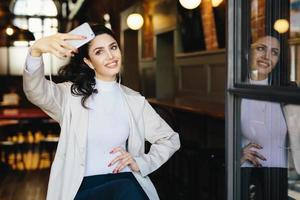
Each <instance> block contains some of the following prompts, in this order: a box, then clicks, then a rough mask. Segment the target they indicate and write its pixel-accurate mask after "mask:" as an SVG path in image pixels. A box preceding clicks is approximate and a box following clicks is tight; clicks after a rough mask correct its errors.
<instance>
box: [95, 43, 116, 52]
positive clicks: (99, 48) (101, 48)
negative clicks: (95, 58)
mask: <svg viewBox="0 0 300 200" xmlns="http://www.w3.org/2000/svg"><path fill="white" fill-rule="evenodd" d="M115 44H117V42H112V43H110V44H109V45H108V46H110V47H111V46H113V45H115ZM103 49H104V47H96V48H95V49H94V50H93V52H95V51H96V50H103Z"/></svg>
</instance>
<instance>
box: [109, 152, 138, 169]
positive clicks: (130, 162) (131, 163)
mask: <svg viewBox="0 0 300 200" xmlns="http://www.w3.org/2000/svg"><path fill="white" fill-rule="evenodd" d="M117 152H119V153H120V155H119V156H117V157H116V158H115V159H113V160H112V161H111V162H110V163H109V164H108V166H111V165H113V164H115V163H118V164H117V166H116V168H115V169H114V170H113V173H119V172H120V171H122V170H123V169H124V168H125V167H126V166H128V167H129V168H130V169H131V170H132V171H134V172H138V171H140V169H139V166H138V165H137V163H136V162H135V160H134V158H133V157H132V155H131V154H130V153H128V152H127V151H125V150H124V149H123V148H122V147H116V148H113V149H112V150H111V152H110V153H117Z"/></svg>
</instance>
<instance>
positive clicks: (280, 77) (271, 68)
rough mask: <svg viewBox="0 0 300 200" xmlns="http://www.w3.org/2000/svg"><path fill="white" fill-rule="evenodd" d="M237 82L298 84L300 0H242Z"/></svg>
mask: <svg viewBox="0 0 300 200" xmlns="http://www.w3.org/2000/svg"><path fill="white" fill-rule="evenodd" d="M243 4H244V5H243V6H242V7H243V12H242V13H243V14H242V29H243V35H242V43H241V44H242V47H241V51H242V56H241V65H240V66H241V69H238V71H239V75H238V79H237V80H238V82H242V83H246V84H256V85H260V84H263V85H276V86H284V87H296V86H297V85H298V86H299V85H300V61H299V55H300V20H298V18H300V0H291V1H287V0H285V1H282V0H251V1H243Z"/></svg>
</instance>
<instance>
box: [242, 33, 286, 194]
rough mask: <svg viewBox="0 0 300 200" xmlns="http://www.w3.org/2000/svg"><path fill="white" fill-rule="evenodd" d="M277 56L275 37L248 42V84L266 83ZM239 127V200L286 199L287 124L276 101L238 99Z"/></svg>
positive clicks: (277, 47) (278, 50)
mask: <svg viewBox="0 0 300 200" xmlns="http://www.w3.org/2000/svg"><path fill="white" fill-rule="evenodd" d="M279 55H280V45H279V41H278V40H277V39H276V38H275V37H272V36H265V37H262V38H260V39H258V40H257V41H256V42H255V43H254V44H252V46H251V54H250V70H251V73H250V75H249V82H250V84H256V85H268V84H269V83H270V82H271V78H272V76H271V75H270V74H271V72H272V70H274V68H275V66H276V64H277V63H278V60H279ZM241 129H242V147H243V151H242V158H241V164H242V166H241V167H242V168H241V172H242V175H241V179H242V180H241V182H242V192H241V194H242V199H243V200H244V199H245V200H247V199H262V200H268V199H272V200H276V199H278V200H285V199H287V149H286V142H287V127H286V122H285V118H284V115H283V112H282V108H281V105H280V103H276V102H268V101H258V100H251V99H242V102H241Z"/></svg>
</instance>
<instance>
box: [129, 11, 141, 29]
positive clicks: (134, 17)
mask: <svg viewBox="0 0 300 200" xmlns="http://www.w3.org/2000/svg"><path fill="white" fill-rule="evenodd" d="M143 24H144V19H143V17H142V15H140V14H138V13H132V14H130V15H129V16H128V17H127V25H128V27H129V28H131V29H133V30H138V29H140V28H141V27H142V26H143Z"/></svg>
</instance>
